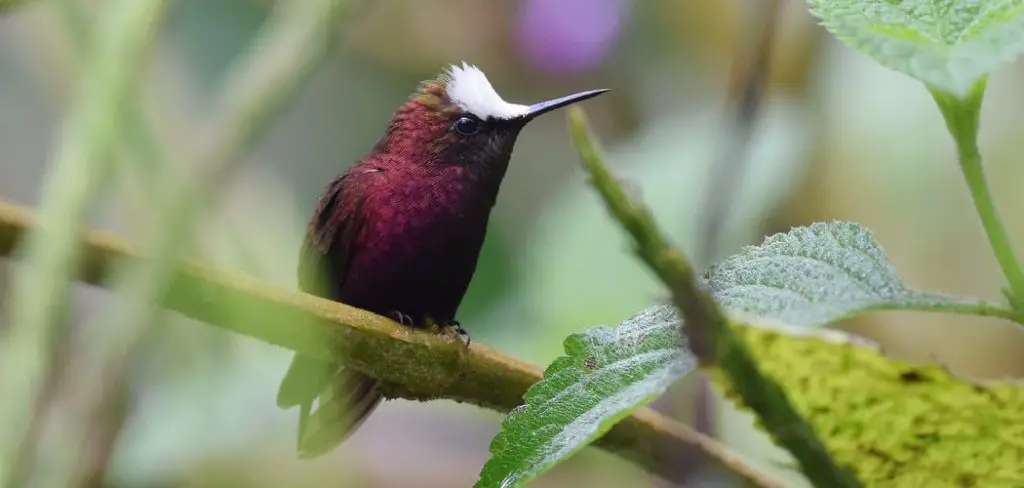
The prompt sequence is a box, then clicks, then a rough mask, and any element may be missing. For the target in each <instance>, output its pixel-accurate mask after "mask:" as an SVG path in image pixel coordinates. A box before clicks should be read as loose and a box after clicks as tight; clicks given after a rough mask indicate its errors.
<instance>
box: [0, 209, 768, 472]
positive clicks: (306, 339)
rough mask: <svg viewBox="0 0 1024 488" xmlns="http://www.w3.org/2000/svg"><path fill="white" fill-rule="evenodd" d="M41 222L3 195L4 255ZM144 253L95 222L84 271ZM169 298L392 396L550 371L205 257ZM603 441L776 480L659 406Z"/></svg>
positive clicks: (521, 380) (495, 385) (511, 403)
mask: <svg viewBox="0 0 1024 488" xmlns="http://www.w3.org/2000/svg"><path fill="white" fill-rule="evenodd" d="M34 226H35V217H34V214H33V212H32V211H31V210H28V209H26V208H24V207H20V206H17V205H12V204H9V203H4V202H2V201H0V256H11V254H12V252H13V251H14V249H15V248H16V246H17V244H18V242H19V241H20V240H21V239H23V238H24V237H25V235H26V233H27V232H28V231H29V229H31V228H33V227H34ZM140 256H141V255H140V253H139V252H138V251H137V250H135V249H133V248H132V247H130V246H128V245H127V244H125V243H124V242H123V241H122V240H121V239H120V238H118V237H117V236H115V235H113V234H110V233H107V232H101V231H91V232H88V233H87V234H86V236H85V246H84V249H83V258H82V260H81V263H80V267H79V269H78V272H77V277H78V279H79V280H81V281H83V282H86V283H90V284H93V285H98V286H108V285H109V277H110V275H111V273H112V272H113V271H114V270H115V269H116V267H118V266H122V265H124V264H125V262H126V261H134V260H137V259H139V258H140ZM161 305H162V306H163V307H166V308H168V309H170V310H174V311H176V312H178V313H181V314H182V315H185V316H187V317H190V318H193V319H195V320H199V321H201V322H204V323H207V324H210V325H214V326H217V327H220V328H223V329H226V330H229V331H232V332H236V333H239V334H242V335H246V336H249V337H252V338H255V339H258V340H261V341H263V342H266V343H269V344H273V345H276V346H280V347H283V348H286V349H289V350H291V351H295V352H298V353H301V354H304V355H308V356H311V357H315V358H320V359H325V360H336V361H337V360H340V361H344V362H345V364H346V365H348V366H349V367H352V368H355V369H357V370H359V371H362V372H365V373H367V374H370V375H373V376H374V377H377V378H380V379H381V380H382V381H383V382H384V383H385V385H386V388H385V393H386V396H387V397H388V398H404V399H407V400H417V401H427V400H434V399H449V400H454V401H458V402H464V403H470V404H474V405H478V406H481V407H485V408H489V409H493V410H497V411H500V412H507V411H509V410H511V409H513V408H515V407H517V406H519V405H520V404H521V403H522V397H523V394H524V393H525V392H526V390H527V388H529V387H530V385H532V384H534V383H535V382H537V381H538V380H540V378H541V371H540V369H539V368H537V367H536V366H533V365H531V364H528V363H525V362H522V361H520V360H517V359H515V358H513V357H509V356H507V355H505V354H502V353H500V352H498V351H496V350H494V349H492V348H489V347H487V346H485V345H481V344H479V343H477V342H474V343H473V344H472V345H471V346H470V347H469V348H468V349H467V348H466V347H465V346H464V345H463V344H462V343H460V342H457V341H455V340H452V339H448V338H444V337H441V336H438V335H435V334H430V333H427V332H423V331H418V330H413V329H410V328H408V327H402V326H400V325H398V324H397V323H395V322H394V321H392V320H390V319H388V318H385V317H382V316H379V315H375V314H373V313H370V312H367V311H364V310H360V309H357V308H354V307H350V306H348V305H345V304H341V303H337V302H333V301H330V300H325V299H322V298H318V297H315V296H312V295H308V294H304V293H300V292H298V291H294V290H291V289H288V288H285V287H281V286H277V285H273V284H269V283H264V282H261V281H258V280H255V279H253V278H251V277H248V276H244V275H242V274H238V273H234V272H230V271H226V270H219V269H215V268H213V267H211V266H208V265H204V264H200V263H194V262H186V263H181V264H179V265H178V266H177V268H176V269H175V271H174V274H173V278H172V279H171V282H170V286H169V287H168V288H167V290H166V293H165V294H164V295H163V297H162V299H161ZM268 401H271V400H268ZM596 445H597V446H598V447H601V448H602V449H605V450H607V451H609V452H612V453H614V454H616V455H618V456H620V457H622V458H624V459H627V460H630V461H632V462H634V463H636V464H638V465H639V466H641V467H642V468H644V469H646V470H647V471H649V472H652V473H654V474H657V475H660V476H663V477H665V478H666V479H670V480H675V479H682V478H683V477H684V476H685V474H686V473H679V472H677V470H673V469H672V467H671V466H670V465H669V464H667V463H665V462H664V461H665V460H667V459H672V457H671V456H672V455H673V454H674V453H677V452H679V450H680V449H684V448H689V449H693V450H695V451H697V452H699V453H701V458H700V459H699V460H698V463H697V464H698V465H709V464H710V465H716V466H722V467H725V468H726V469H729V470H731V471H733V472H736V473H738V474H740V475H742V476H744V477H745V478H747V479H748V480H750V481H751V482H753V483H754V484H755V486H775V485H774V484H772V483H770V482H766V481H765V480H764V477H763V475H760V474H759V473H757V472H756V471H755V470H754V469H753V468H750V467H749V466H746V465H745V464H744V462H743V461H742V460H741V459H740V458H739V457H738V456H737V455H736V454H734V453H732V452H731V451H730V450H729V449H728V448H726V447H725V446H723V445H722V444H720V443H718V442H717V441H716V440H714V439H712V438H710V437H708V436H706V435H703V434H701V433H699V432H696V431H694V430H692V429H690V428H689V427H687V426H685V425H683V424H680V423H678V422H675V421H673V420H671V419H668V418H666V417H664V416H662V415H660V414H658V413H657V412H654V411H653V410H650V409H641V410H638V411H637V412H635V413H634V414H633V415H631V416H630V417H628V418H626V419H624V420H622V421H621V422H619V423H618V424H617V425H616V426H615V427H614V428H612V429H611V430H610V431H609V432H608V433H607V434H605V435H604V436H603V437H602V438H601V439H600V440H599V441H598V442H597V443H596Z"/></svg>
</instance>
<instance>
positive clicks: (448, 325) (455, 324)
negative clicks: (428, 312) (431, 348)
mask: <svg viewBox="0 0 1024 488" xmlns="http://www.w3.org/2000/svg"><path fill="white" fill-rule="evenodd" d="M437 328H438V331H439V332H441V333H443V334H446V335H449V336H454V338H455V339H458V340H460V341H463V342H465V343H466V347H469V343H470V342H471V340H470V337H469V332H466V329H463V328H462V324H460V323H459V321H458V320H446V321H444V322H442V323H440V324H437Z"/></svg>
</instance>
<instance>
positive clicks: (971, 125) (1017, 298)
mask: <svg viewBox="0 0 1024 488" xmlns="http://www.w3.org/2000/svg"><path fill="white" fill-rule="evenodd" d="M986 81H987V79H986V78H982V79H981V80H979V81H978V83H977V84H975V85H974V87H973V88H972V89H971V91H970V92H969V93H967V95H966V96H963V97H958V96H955V95H951V94H949V93H946V92H943V91H941V90H939V89H937V88H929V91H931V93H932V97H933V98H934V99H935V103H936V104H938V106H939V110H940V111H941V112H942V117H943V118H945V119H946V127H947V128H948V129H949V133H950V134H951V135H952V136H953V140H954V142H956V149H957V156H958V159H959V160H960V170H961V171H962V172H963V174H964V180H966V181H967V188H968V189H970V192H971V199H972V200H973V201H974V208H976V209H977V210H978V217H980V218H981V225H982V227H984V228H985V234H986V235H987V236H988V241H989V244H991V246H992V251H993V252H995V255H996V260H997V261H999V267H1000V268H1002V269H1003V274H1004V275H1006V279H1007V281H1008V282H1009V285H1010V293H1009V294H1008V295H1009V298H1010V302H1011V304H1012V305H1013V307H1014V308H1016V309H1018V310H1024V270H1022V269H1021V266H1020V261H1018V260H1017V256H1016V255H1015V254H1014V251H1013V244H1012V243H1011V242H1010V237H1009V236H1008V235H1007V233H1006V228H1005V227H1003V222H1002V220H1001V219H1000V218H999V212H998V211H997V210H996V205H995V202H993V201H992V194H991V193H990V192H989V188H988V183H987V182H986V181H985V172H984V170H983V169H982V167H981V153H980V152H979V151H978V125H979V124H978V119H979V115H980V113H981V102H982V99H983V98H984V95H985V85H986Z"/></svg>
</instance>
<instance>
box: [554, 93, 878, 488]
mask: <svg viewBox="0 0 1024 488" xmlns="http://www.w3.org/2000/svg"><path fill="white" fill-rule="evenodd" d="M569 121H570V123H569V125H570V130H571V132H572V138H573V142H574V145H575V146H576V149H577V151H578V153H579V156H580V160H581V162H582V164H583V167H584V169H585V170H586V171H587V172H588V173H589V175H590V178H591V185H592V186H593V187H594V188H595V189H596V190H597V192H598V193H599V194H600V195H601V197H602V198H603V199H604V203H605V206H606V208H607V210H608V212H609V214H611V216H612V217H614V218H615V219H616V220H617V221H618V222H619V223H620V224H621V225H622V227H623V228H624V229H625V230H626V231H627V232H628V233H629V234H630V235H631V236H632V237H633V241H634V244H635V246H636V254H637V255H638V256H639V257H640V259H641V260H642V261H643V262H644V263H645V264H647V266H648V267H649V268H651V270H652V271H653V272H654V273H655V274H656V275H657V276H658V277H659V278H660V279H661V280H662V281H663V282H664V283H665V285H666V286H667V287H668V288H669V290H670V291H671V292H672V298H673V300H674V301H675V302H676V306H677V307H679V310H680V312H681V313H682V315H683V317H684V320H683V325H682V329H683V333H684V335H685V338H686V340H687V344H688V345H689V347H690V349H691V350H692V351H693V352H694V354H696V355H697V358H698V359H699V360H701V361H702V362H705V363H707V362H710V361H714V362H715V363H716V364H717V365H718V366H719V367H721V369H722V370H723V371H724V372H725V373H726V375H727V376H728V377H729V380H730V381H731V382H732V384H733V385H734V386H735V388H736V390H737V392H738V393H739V395H740V397H741V398H742V400H743V402H744V403H746V404H747V405H748V406H749V407H750V408H751V409H752V410H754V412H756V413H757V415H758V417H760V418H761V420H762V422H763V423H764V425H765V428H766V429H767V430H768V432H769V433H771V434H772V436H773V437H774V438H775V439H776V441H777V442H778V443H779V444H781V445H782V446H783V447H785V448H786V449H787V450H788V451H789V452H790V453H792V455H793V457H794V458H795V459H796V460H797V462H798V463H799V464H800V468H801V470H802V471H803V473H804V475H806V476H807V479H808V480H810V481H811V483H813V484H814V486H817V487H828V488H841V487H850V488H852V487H860V486H862V485H861V483H860V481H858V480H857V478H856V477H855V476H854V475H853V473H852V472H850V471H849V470H847V469H845V468H840V467H839V466H837V465H836V463H835V461H834V460H833V459H832V457H831V456H830V455H829V453H828V450H827V449H826V448H825V446H824V445H823V444H822V443H821V441H820V440H818V438H817V436H816V435H815V433H814V429H813V427H811V425H810V424H808V423H807V422H806V421H805V420H804V419H803V418H802V417H801V416H800V414H799V413H797V411H796V409H794V408H793V406H792V405H791V404H790V402H789V398H788V397H787V395H786V392H785V390H783V389H782V387H781V386H779V384H778V383H776V382H775V381H773V380H772V379H771V378H769V377H767V376H765V375H763V374H761V372H760V370H759V368H758V366H757V364H756V363H755V362H754V360H753V358H752V357H751V356H750V354H749V353H748V352H747V348H746V345H745V344H744V343H743V342H742V340H740V339H739V338H738V337H737V336H736V335H735V334H734V332H733V330H732V326H731V325H730V324H729V323H728V319H727V318H726V317H725V314H724V313H723V312H722V310H721V308H720V307H719V306H718V304H717V303H715V301H714V300H713V299H712V298H711V295H710V294H709V293H708V292H707V291H705V290H704V289H703V288H701V287H700V285H699V284H698V282H697V280H696V277H695V276H694V273H693V269H692V267H691V266H690V263H689V262H688V261H687V258H686V256H685V255H684V254H683V253H682V252H681V251H680V250H678V249H677V248H675V247H673V246H671V245H669V244H668V242H667V239H666V238H665V237H664V235H663V233H662V232H661V230H660V229H659V228H658V226H657V223H656V222H655V221H654V217H652V216H651V213H650V211H648V210H647V208H646V207H644V206H643V205H642V204H640V203H639V202H637V201H636V200H634V199H633V198H631V197H630V196H628V195H627V194H626V192H625V191H624V190H623V189H622V187H621V185H619V184H618V183H617V182H616V181H615V178H614V177H613V176H612V174H611V172H609V171H608V168H607V167H606V166H605V164H604V161H603V159H604V157H603V156H602V155H601V153H600V150H599V149H598V146H597V141H596V140H595V138H594V136H593V135H591V134H590V128H589V125H588V123H587V119H586V115H584V112H583V110H582V109H581V108H579V107H570V108H569Z"/></svg>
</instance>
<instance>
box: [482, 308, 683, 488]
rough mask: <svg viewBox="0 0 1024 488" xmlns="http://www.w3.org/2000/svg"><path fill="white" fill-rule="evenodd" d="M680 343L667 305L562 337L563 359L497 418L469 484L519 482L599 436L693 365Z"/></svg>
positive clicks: (508, 487)
mask: <svg viewBox="0 0 1024 488" xmlns="http://www.w3.org/2000/svg"><path fill="white" fill-rule="evenodd" d="M681 346H682V344H681V338H680V335H679V316H678V315H677V314H676V312H675V309H674V308H673V307H671V306H668V305H661V306H654V307H650V308H648V309H646V310H644V311H642V312H640V313H638V314H637V315H635V316H633V317H632V318H630V319H629V320H626V321H625V322H623V323H622V324H619V325H618V326H617V327H607V326H598V327H594V328H591V329H589V330H587V331H586V332H584V333H582V334H573V335H571V336H569V337H568V338H567V339H566V340H565V353H566V356H562V357H560V358H558V359H556V360H555V361H554V362H553V363H551V366H549V367H548V369H547V371H545V372H544V379H543V380H541V381H539V382H538V383H536V384H535V385H533V386H532V387H531V388H530V389H529V390H528V391H527V392H526V396H525V400H526V404H525V405H522V406H520V407H518V408H516V409H515V410H513V411H512V412H510V413H509V414H508V416H507V417H505V420H504V421H503V422H502V424H501V432H500V433H498V435H497V436H496V437H495V438H494V441H493V442H492V443H491V454H492V456H491V459H490V460H488V461H487V464H485V465H484V467H483V470H482V471H481V473H480V479H479V480H478V481H477V483H476V485H475V486H476V487H477V488H488V487H502V488H511V487H515V486H522V485H523V484H525V483H527V482H529V481H530V480H532V479H533V478H535V477H537V476H538V475H539V474H541V473H543V472H545V471H547V470H548V469H550V468H551V467H553V466H554V465H555V464H557V463H559V462H561V461H564V460H565V459H567V458H568V457H569V456H571V455H572V454H574V453H575V452H577V451H579V450H580V449H582V448H583V447H584V446H586V445H587V444H589V443H590V442H592V441H593V440H594V439H597V438H598V437H600V436H601V435H602V434H604V433H605V432H607V431H608V429H610V428H611V427H612V426H613V425H615V423H616V422H617V421H619V420H621V419H622V418H624V417H626V416H627V415H629V414H630V413H631V412H633V411H634V410H635V409H637V408H638V407H640V406H643V405H644V404H646V403H648V402H650V401H652V400H653V399H655V398H657V397H658V396H659V395H660V394H661V393H663V392H664V391H665V389H667V388H668V387H669V386H670V385H672V384H673V383H675V382H676V381H677V380H678V379H679V378H681V377H683V376H684V375H686V374H687V373H689V372H690V371H692V370H693V369H694V367H695V366H696V360H695V359H694V358H693V356H692V355H690V354H689V352H687V350H686V349H685V348H683V347H681Z"/></svg>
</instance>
